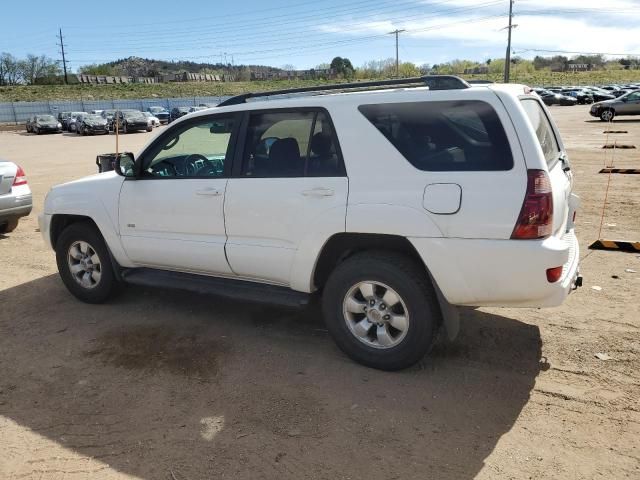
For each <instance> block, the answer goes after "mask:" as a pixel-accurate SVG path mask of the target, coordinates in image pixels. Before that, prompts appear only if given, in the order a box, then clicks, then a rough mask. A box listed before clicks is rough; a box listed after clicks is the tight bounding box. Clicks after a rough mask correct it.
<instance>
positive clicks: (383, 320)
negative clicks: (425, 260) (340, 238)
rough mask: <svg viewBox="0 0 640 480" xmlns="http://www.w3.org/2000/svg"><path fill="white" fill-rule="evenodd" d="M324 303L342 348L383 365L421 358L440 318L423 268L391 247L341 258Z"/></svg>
mask: <svg viewBox="0 0 640 480" xmlns="http://www.w3.org/2000/svg"><path fill="white" fill-rule="evenodd" d="M322 302H323V311H324V317H325V323H326V325H327V329H328V330H329V333H330V334H331V336H332V337H333V339H334V340H335V342H336V343H337V344H338V347H340V349H341V350H342V351H343V352H345V353H346V354H347V355H348V356H349V357H351V358H352V359H353V360H355V361H357V362H359V363H361V364H363V365H366V366H368V367H373V368H378V369H381V370H400V369H403V368H407V367H409V366H411V365H413V364H414V363H416V362H417V361H419V360H420V359H421V358H422V357H423V356H424V355H425V354H426V353H427V352H428V351H429V350H430V348H431V346H432V344H433V340H434V335H435V332H436V330H437V327H438V325H439V324H440V323H441V318H442V315H441V313H440V307H439V304H438V300H437V297H436V294H435V291H434V289H433V285H432V284H431V282H430V281H429V280H428V277H427V274H426V271H425V269H424V267H423V266H421V265H418V264H416V262H415V261H414V260H412V259H411V258H409V257H406V256H404V255H400V254H397V253H393V252H363V253H359V254H355V255H353V256H352V257H350V258H348V259H347V260H345V261H344V262H342V263H341V264H340V265H338V267H336V269H335V270H334V271H333V272H332V274H331V275H330V277H329V280H328V281H327V284H326V285H325V289H324V293H323V299H322Z"/></svg>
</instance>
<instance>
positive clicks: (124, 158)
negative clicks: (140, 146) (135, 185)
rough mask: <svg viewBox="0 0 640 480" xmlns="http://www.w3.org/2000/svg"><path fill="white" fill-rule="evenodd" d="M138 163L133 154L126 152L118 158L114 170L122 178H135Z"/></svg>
mask: <svg viewBox="0 0 640 480" xmlns="http://www.w3.org/2000/svg"><path fill="white" fill-rule="evenodd" d="M135 166H136V161H135V159H134V158H133V153H131V152H124V153H121V154H120V155H118V156H117V157H116V161H115V164H114V166H113V167H114V170H115V171H116V173H117V174H118V175H120V176H122V177H128V178H134V177H135V176H136V169H135Z"/></svg>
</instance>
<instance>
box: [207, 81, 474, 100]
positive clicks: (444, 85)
mask: <svg viewBox="0 0 640 480" xmlns="http://www.w3.org/2000/svg"><path fill="white" fill-rule="evenodd" d="M395 86H413V87H425V86H427V87H429V89H430V90H460V89H464V88H470V87H471V85H469V84H468V83H467V82H465V81H464V80H463V79H461V78H460V77H456V76H455V75H426V76H424V77H412V78H397V79H392V80H376V81H371V82H352V83H336V84H333V85H317V86H314V87H299V88H287V89H284V90H271V91H268V92H249V93H242V94H240V95H236V96H235V97H231V98H229V99H227V100H225V101H224V102H222V103H220V104H219V105H218V106H219V107H227V106H229V105H239V104H241V103H247V100H248V99H249V98H259V97H271V96H275V95H287V94H291V93H308V92H326V91H331V90H360V89H362V90H366V89H374V87H395Z"/></svg>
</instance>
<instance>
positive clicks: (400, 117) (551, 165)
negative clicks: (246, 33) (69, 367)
mask: <svg viewBox="0 0 640 480" xmlns="http://www.w3.org/2000/svg"><path fill="white" fill-rule="evenodd" d="M413 81H414V82H417V80H415V79H414V80H413ZM397 82H398V85H397V86H398V87H400V88H394V87H393V86H392V85H391V84H390V83H389V82H388V81H387V82H378V84H377V85H376V87H377V88H379V90H378V91H371V90H362V89H361V90H360V91H354V89H356V88H357V84H347V85H338V86H332V87H331V89H332V90H336V89H338V88H341V89H343V90H339V91H344V90H347V89H349V90H350V91H351V92H352V93H350V94H349V95H335V94H331V92H325V93H326V94H324V95H319V96H305V97H297V98H289V99H278V98H277V97H276V98H274V99H271V100H270V101H254V102H246V97H244V96H239V97H236V98H232V99H230V100H227V101H226V102H223V104H222V105H221V106H219V107H218V108H216V109H214V110H205V111H201V112H195V113H193V114H191V115H188V116H186V117H184V118H183V119H181V120H179V121H176V122H174V123H173V124H172V125H171V126H169V127H168V128H167V130H165V131H164V132H163V133H162V135H159V136H157V137H156V138H155V140H153V141H152V142H150V144H149V145H148V146H147V147H145V148H144V149H143V150H142V151H141V152H140V154H139V155H137V156H136V157H134V156H133V154H131V153H127V154H122V155H120V156H118V157H116V160H115V165H114V168H115V171H114V172H107V173H103V174H100V175H94V176H91V177H87V178H85V179H81V180H76V181H74V182H71V183H67V184H65V185H60V186H56V187H54V188H53V189H52V190H51V191H50V192H49V194H48V195H47V197H46V200H45V203H44V212H43V214H42V215H40V217H39V222H40V230H41V232H42V234H43V236H44V239H45V242H46V243H47V245H48V246H49V247H50V248H52V249H54V250H55V252H56V258H57V264H58V269H59V271H60V276H61V278H62V281H63V282H64V284H65V285H66V287H67V288H68V289H69V291H70V292H71V293H72V294H73V295H75V296H76V297H77V298H79V299H80V300H83V301H85V302H89V303H100V302H104V301H106V300H107V299H109V298H110V297H111V296H112V295H113V294H114V293H115V291H116V287H117V284H118V283H120V282H124V283H128V284H135V285H148V286H152V287H154V288H158V287H171V288H179V289H180V288H181V289H186V290H196V291H199V292H201V293H205V292H210V293H216V294H218V295H227V296H232V297H234V298H241V299H244V300H250V301H262V302H273V303H282V304H287V305H295V306H300V305H301V304H303V305H304V304H305V303H306V302H308V300H309V297H310V295H311V294H313V293H314V292H317V293H318V294H319V295H321V296H322V308H323V312H324V318H325V323H326V325H327V329H328V331H329V333H330V334H331V336H332V337H333V338H334V340H335V341H336V343H337V344H338V346H339V347H340V348H341V349H342V350H344V351H345V352H346V353H347V355H349V356H350V357H351V358H353V359H355V360H356V361H358V362H361V363H363V364H364V365H367V366H370V367H375V368H380V369H385V370H396V369H400V368H404V367H407V366H409V365H412V364H413V363H415V362H417V361H418V360H419V359H421V358H422V357H423V356H424V355H425V353H427V352H428V351H429V349H430V347H431V345H432V342H433V340H434V338H435V336H436V332H437V330H438V329H439V328H441V327H442V328H444V329H445V330H446V331H447V332H448V335H450V336H453V335H454V332H455V330H456V329H457V320H456V319H457V316H456V309H455V307H454V306H457V305H465V306H493V307H496V306H505V307H550V306H556V305H559V304H561V303H562V302H563V300H564V299H565V298H566V297H567V295H568V294H569V292H570V291H571V290H572V289H573V288H575V287H577V286H578V285H580V283H581V277H580V276H579V274H578V263H579V258H580V257H579V246H578V242H577V239H576V236H575V233H574V224H573V221H574V218H575V212H576V208H577V206H578V198H577V197H576V196H575V195H573V194H572V188H573V173H572V170H571V166H570V163H569V161H568V159H567V155H566V151H565V147H564V145H563V143H562V139H561V136H560V132H559V131H558V129H557V127H556V125H555V124H554V122H553V119H552V117H551V115H550V114H549V112H548V110H547V108H546V107H545V106H544V104H543V103H542V102H541V101H540V99H539V98H538V96H536V95H533V94H531V93H529V92H530V90H529V89H528V88H527V87H524V86H522V85H513V84H509V85H500V84H492V85H489V86H473V87H472V86H470V85H468V84H467V83H466V82H464V81H462V80H461V79H457V78H456V77H444V78H443V77H438V76H428V77H423V78H422V79H421V82H424V83H422V84H427V85H435V86H436V87H439V89H438V91H435V89H434V90H431V89H420V88H407V87H406V86H405V85H406V83H407V82H406V81H403V80H397ZM403 82H404V83H403ZM370 87H371V85H369V86H368V87H367V88H370ZM326 88H327V87H326V86H321V87H318V90H320V91H322V89H326ZM267 95H269V94H268V93H265V94H254V97H255V96H257V97H259V96H267ZM236 139H242V140H238V141H236ZM186 179H188V181H186ZM495 185H500V188H495ZM114 222H115V224H114ZM214 321H216V320H215V319H214Z"/></svg>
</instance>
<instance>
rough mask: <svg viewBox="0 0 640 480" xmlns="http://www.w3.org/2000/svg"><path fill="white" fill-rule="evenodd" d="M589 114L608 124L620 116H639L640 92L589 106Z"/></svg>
mask: <svg viewBox="0 0 640 480" xmlns="http://www.w3.org/2000/svg"><path fill="white" fill-rule="evenodd" d="M589 114H590V115H591V116H592V117H598V118H599V119H600V120H602V121H603V122H610V121H611V120H613V118H614V117H618V116H621V115H640V90H636V91H634V92H629V93H627V94H625V95H622V96H621V97H618V98H614V99H612V100H605V101H604V102H597V103H594V104H593V105H591V110H589Z"/></svg>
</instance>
